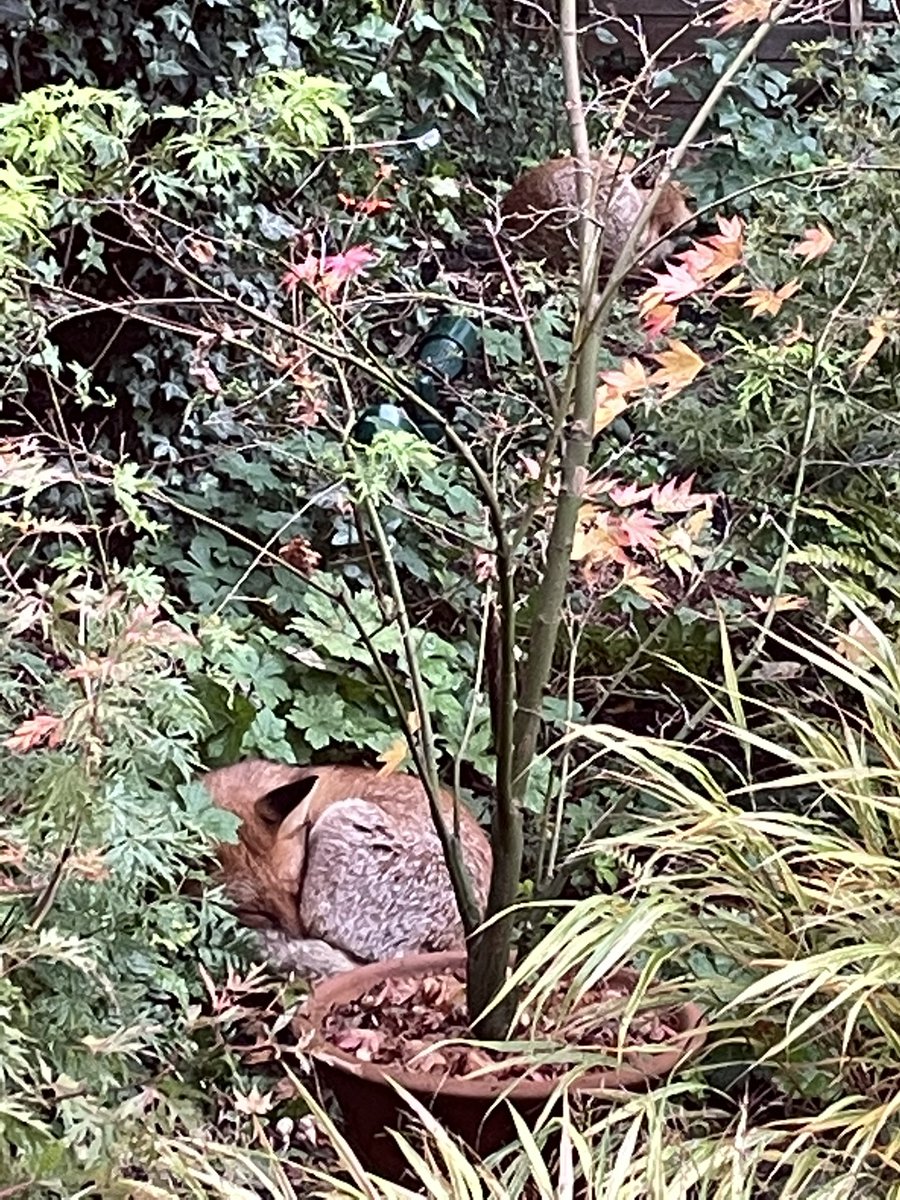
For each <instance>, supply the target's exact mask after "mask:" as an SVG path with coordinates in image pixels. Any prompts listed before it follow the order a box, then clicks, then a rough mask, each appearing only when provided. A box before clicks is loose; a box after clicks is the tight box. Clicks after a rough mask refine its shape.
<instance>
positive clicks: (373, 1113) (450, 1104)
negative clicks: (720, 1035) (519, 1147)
mask: <svg viewBox="0 0 900 1200" xmlns="http://www.w3.org/2000/svg"><path fill="white" fill-rule="evenodd" d="M465 964H466V956H465V953H464V952H461V951H457V952H452V953H447V954H415V955H410V956H409V957H407V958H398V959H394V960H392V961H390V962H380V963H371V964H368V965H366V966H364V967H357V968H355V969H354V970H352V971H346V972H344V973H342V974H340V975H334V976H332V977H331V978H330V979H325V980H323V981H322V982H321V983H319V984H318V985H317V986H316V987H315V989H314V991H313V993H312V995H311V996H310V998H309V1000H308V1001H307V1002H306V1005H305V1006H304V1009H303V1010H302V1012H301V1013H300V1015H298V1016H297V1017H295V1019H294V1030H295V1032H297V1033H298V1034H300V1035H301V1036H305V1038H309V1039H310V1040H309V1041H308V1043H307V1045H306V1047H305V1052H306V1053H307V1054H308V1055H309V1056H310V1057H311V1059H312V1060H313V1062H314V1064H315V1067H316V1073H317V1075H318V1077H319V1079H320V1081H321V1082H322V1083H324V1084H326V1086H327V1087H328V1088H330V1090H331V1091H332V1092H333V1093H334V1096H335V1099H336V1100H337V1103H338V1106H339V1107H340V1110H341V1113H342V1115H343V1118H344V1125H345V1133H346V1136H347V1139H348V1141H349V1142H350V1144H351V1146H352V1147H353V1149H354V1150H355V1152H356V1153H357V1155H358V1156H359V1158H360V1161H361V1162H362V1163H363V1165H364V1166H366V1167H367V1168H368V1169H369V1170H371V1171H374V1172H376V1173H377V1174H379V1175H382V1176H384V1177H386V1178H388V1179H393V1180H398V1179H400V1178H401V1176H402V1174H403V1172H404V1170H405V1166H406V1160H405V1159H404V1158H403V1156H402V1155H401V1154H400V1152H399V1151H398V1149H397V1146H396V1143H395V1141H394V1139H393V1138H392V1137H391V1136H390V1134H389V1133H388V1130H391V1129H399V1128H401V1127H402V1125H403V1124H404V1121H405V1120H406V1119H407V1117H408V1114H407V1111H406V1109H405V1106H404V1105H403V1103H402V1101H401V1100H400V1098H399V1097H398V1095H397V1093H396V1092H395V1091H394V1089H393V1088H392V1087H391V1085H390V1083H389V1082H388V1080H393V1081H394V1082H395V1083H398V1084H400V1086H401V1087H402V1088H404V1089H405V1090H406V1091H408V1092H411V1093H412V1094H413V1095H414V1096H415V1097H416V1098H417V1099H418V1100H419V1101H420V1102H421V1103H422V1104H424V1105H425V1106H426V1107H427V1108H429V1109H430V1110H431V1111H432V1112H433V1113H434V1115H435V1116H436V1117H437V1118H438V1120H440V1121H441V1123H442V1124H443V1125H444V1126H445V1127H446V1128H447V1129H449V1130H450V1131H452V1132H453V1133H455V1134H456V1135H457V1136H458V1137H460V1138H462V1140H463V1141H464V1142H466V1143H467V1144H468V1145H469V1146H471V1147H472V1149H473V1150H475V1152H476V1153H478V1154H480V1155H484V1154H489V1153H491V1152H492V1151H493V1150H497V1149H499V1148H500V1147H501V1146H505V1145H507V1144H508V1143H509V1142H510V1141H512V1140H513V1138H514V1137H515V1127H514V1125H513V1121H512V1118H511V1116H510V1114H509V1110H508V1108H507V1106H506V1104H505V1103H504V1101H503V1100H502V1099H501V1100H500V1103H498V1104H495V1102H496V1101H497V1100H498V1098H500V1097H503V1098H504V1099H507V1100H509V1102H510V1103H511V1104H512V1105H513V1106H514V1107H515V1108H516V1109H517V1110H518V1111H519V1112H520V1113H521V1114H522V1115H523V1116H524V1117H525V1118H526V1120H529V1121H532V1120H534V1119H535V1118H536V1117H537V1116H538V1114H539V1113H540V1112H541V1111H542V1110H543V1108H544V1106H545V1105H546V1102H547V1100H548V1099H549V1098H550V1097H551V1095H552V1094H553V1091H554V1088H555V1086H556V1082H555V1081H553V1080H527V1079H524V1080H519V1081H517V1082H515V1081H511V1080H510V1079H508V1078H506V1079H492V1078H490V1077H481V1078H478V1079H453V1078H448V1079H442V1078H441V1077H440V1076H439V1075H438V1074H437V1073H428V1074H424V1073H416V1072H413V1071H407V1070H405V1069H404V1068H403V1067H402V1066H399V1065H396V1066H395V1065H388V1064H379V1063H371V1062H361V1061H360V1060H359V1059H357V1058H355V1057H354V1056H353V1054H351V1053H349V1052H347V1051H345V1050H341V1049H339V1048H338V1047H337V1046H334V1045H332V1044H331V1043H329V1042H328V1040H327V1038H326V1037H325V1036H324V1034H323V1033H322V1029H323V1027H324V1024H325V1021H326V1019H327V1017H328V1014H329V1013H330V1012H331V1010H332V1009H334V1008H336V1007H337V1006H339V1005H341V1004H346V1003H348V1002H349V1001H352V1000H356V999H358V998H359V997H360V996H362V995H364V993H365V992H367V991H369V990H370V989H371V988H373V987H375V986H376V985H377V984H379V983H382V982H383V981H384V980H386V979H410V978H416V977H420V976H425V975H436V974H439V973H440V972H441V971H446V970H455V969H458V968H459V967H465ZM637 978H638V976H637V972H636V971H630V970H624V969H623V970H620V971H616V972H615V973H614V974H613V975H611V976H609V982H610V983H619V984H625V985H626V986H628V987H631V986H633V985H634V983H635V982H636V981H637ZM676 1011H677V1025H678V1029H679V1032H681V1033H684V1034H690V1035H691V1036H690V1037H686V1038H685V1040H684V1041H683V1042H682V1043H681V1044H680V1045H679V1046H678V1047H677V1048H676V1049H673V1050H669V1051H666V1052H660V1053H648V1054H630V1055H629V1056H628V1060H627V1062H624V1063H623V1064H622V1065H621V1066H620V1067H610V1068H608V1069H604V1070H599V1071H593V1072H591V1073H589V1074H587V1075H585V1076H583V1077H582V1078H581V1079H580V1080H579V1082H578V1084H577V1086H576V1088H575V1089H574V1090H575V1092H576V1094H578V1095H582V1096H583V1095H596V1094H597V1093H604V1092H606V1093H609V1092H614V1091H615V1090H621V1089H623V1088H639V1087H641V1086H643V1085H645V1084H646V1083H647V1082H648V1081H649V1080H651V1079H658V1078H660V1077H661V1076H664V1075H668V1074H669V1073H670V1072H671V1071H672V1070H673V1069H674V1068H675V1067H677V1066H678V1065H679V1064H680V1063H681V1062H683V1060H684V1059H685V1058H686V1057H687V1056H688V1055H689V1054H692V1053H694V1052H695V1051H696V1050H698V1049H699V1048H700V1046H702V1045H703V1043H704V1042H705V1040H706V1030H705V1027H704V1025H703V1015H702V1013H701V1011H700V1009H699V1008H698V1007H697V1005H696V1004H684V1005H682V1006H681V1007H680V1008H678V1009H677V1010H676Z"/></svg>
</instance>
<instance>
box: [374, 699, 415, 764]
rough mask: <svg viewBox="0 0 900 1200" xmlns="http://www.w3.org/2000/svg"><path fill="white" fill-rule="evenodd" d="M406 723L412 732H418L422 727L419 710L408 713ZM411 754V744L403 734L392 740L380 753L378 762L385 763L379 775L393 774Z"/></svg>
mask: <svg viewBox="0 0 900 1200" xmlns="http://www.w3.org/2000/svg"><path fill="white" fill-rule="evenodd" d="M406 723H407V725H408V726H409V731H410V733H418V732H419V729H420V728H421V721H420V720H419V714H418V713H417V712H411V713H407V714H406ZM408 754H409V746H408V744H407V741H406V738H405V737H403V736H401V737H398V738H397V739H396V740H395V741H393V742H391V744H390V745H389V746H388V748H387V749H386V750H382V752H381V754H379V755H378V762H380V763H383V764H384V765H383V766H382V767H380V768H379V771H378V774H379V775H393V774H395V773H396V772H397V771H398V770H399V769H400V767H402V766H403V764H404V762H406V757H407V755H408Z"/></svg>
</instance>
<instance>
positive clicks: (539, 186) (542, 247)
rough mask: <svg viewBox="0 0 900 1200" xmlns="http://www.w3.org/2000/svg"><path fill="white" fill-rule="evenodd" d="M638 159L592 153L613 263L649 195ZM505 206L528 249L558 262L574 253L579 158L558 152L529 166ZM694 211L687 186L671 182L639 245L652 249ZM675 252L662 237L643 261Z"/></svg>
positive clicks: (510, 225) (598, 208)
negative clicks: (638, 178)
mask: <svg viewBox="0 0 900 1200" xmlns="http://www.w3.org/2000/svg"><path fill="white" fill-rule="evenodd" d="M637 165H638V164H637V162H636V160H635V159H633V158H631V157H630V156H628V155H621V156H619V157H615V156H613V157H605V156H603V155H599V154H598V155H594V156H593V157H592V167H593V176H592V181H591V187H592V195H593V197H594V211H595V215H596V219H597V224H598V225H599V226H601V227H602V229H603V240H602V248H601V260H602V261H603V262H606V263H610V262H612V261H613V260H614V259H615V258H616V257H617V256H618V254H619V251H620V250H621V249H622V247H623V246H624V245H625V241H626V239H627V238H628V235H629V233H630V232H631V228H632V226H633V224H634V221H635V218H636V217H637V215H638V212H639V211H640V209H641V208H642V207H643V205H644V203H645V201H646V199H647V197H648V195H649V191H648V190H647V189H644V188H639V187H637V186H636V185H635V184H634V182H633V181H632V178H631V176H632V172H633V171H634V170H635V169H636V168H637ZM500 211H501V214H502V216H503V224H504V228H505V229H506V230H507V231H508V232H509V233H511V234H512V235H513V237H514V238H516V240H517V241H518V242H519V243H520V244H521V245H522V247H523V248H524V249H526V250H527V251H529V252H531V253H533V254H536V255H539V256H540V257H543V258H547V259H549V260H550V261H551V263H553V264H555V265H562V264H563V263H564V262H565V261H566V260H567V259H571V257H572V255H573V253H574V251H575V248H576V246H577V236H578V234H577V227H576V222H577V219H578V212H579V205H578V161H577V159H575V158H568V157H567V158H554V159H551V160H550V161H549V162H545V163H542V164H541V165H540V166H538V167H534V168H532V169H531V170H530V171H526V172H525V173H524V175H522V176H521V177H520V178H519V179H518V180H517V181H516V183H515V184H513V186H512V188H511V189H510V191H509V192H507V194H506V196H504V198H503V201H502V203H501V206H500ZM692 215H693V214H692V213H691V210H690V208H689V207H688V204H687V198H686V193H685V191H684V189H683V188H682V186H681V185H680V184H678V183H667V184H666V185H665V187H664V188H663V190H662V193H661V194H660V197H659V200H658V201H657V204H656V207H655V208H654V210H653V215H652V216H651V218H650V221H649V223H648V225H647V227H646V228H645V230H644V232H643V234H642V235H641V239H640V245H639V247H638V249H639V250H643V249H647V250H649V247H651V246H653V245H654V243H655V242H657V241H658V240H659V239H660V238H661V237H663V236H664V235H665V234H666V233H667V232H668V231H669V230H671V229H674V228H676V227H686V223H688V222H690V220H691V218H692ZM671 253H672V246H671V244H670V243H667V242H663V243H662V244H661V245H659V246H658V247H656V248H655V249H654V250H652V251H649V253H648V254H647V255H646V256H645V258H644V259H643V260H642V261H641V263H640V266H641V267H648V266H652V265H654V264H657V263H659V262H661V261H662V259H664V258H666V257H667V256H668V255H669V254H671Z"/></svg>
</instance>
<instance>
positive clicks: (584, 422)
mask: <svg viewBox="0 0 900 1200" xmlns="http://www.w3.org/2000/svg"><path fill="white" fill-rule="evenodd" d="M577 29H578V14H577V9H576V0H561V3H560V38H561V44H562V54H563V69H564V73H565V80H566V107H567V110H568V113H569V124H570V128H571V130H572V141H573V145H574V147H575V148H576V149H577V151H578V159H579V172H578V189H579V200H580V201H581V202H580V204H579V209H580V213H579V227H578V242H579V254H580V261H581V272H580V275H581V278H580V292H581V302H580V306H579V315H578V319H577V321H576V325H575V330H574V332H573V345H575V346H578V351H577V360H576V363H575V367H574V376H573V381H572V385H571V389H570V390H569V392H568V393H567V398H568V397H571V398H572V399H573V401H574V402H573V403H572V420H571V426H570V429H569V437H568V439H567V441H566V448H565V452H564V455H563V463H562V481H561V486H560V493H559V498H558V500H557V504H556V510H555V512H554V516H553V525H552V528H551V532H550V543H549V546H548V549H547V559H546V565H545V569H544V577H543V579H542V581H541V583H540V585H539V586H538V589H537V594H536V595H535V596H534V597H533V617H532V624H531V632H530V639H529V645H528V657H527V660H526V667H525V674H524V678H523V681H522V688H521V691H520V694H519V698H518V704H517V706H516V710H515V717H514V721H513V729H512V800H513V811H512V812H511V813H510V814H508V816H507V818H506V820H505V821H503V822H502V823H501V828H500V829H497V828H496V826H497V824H498V823H497V822H496V821H495V828H494V830H493V836H494V839H495V840H494V871H493V875H492V878H491V891H490V896H489V898H488V907H487V917H488V919H492V920H491V924H490V925H489V926H488V927H487V928H486V929H484V930H482V931H481V932H480V933H479V934H478V935H477V938H476V939H474V940H473V944H472V948H471V950H470V953H469V964H470V970H469V1004H470V1011H473V1012H475V1013H481V1012H483V1011H484V1009H485V1008H486V1007H487V1005H488V1004H489V1003H490V1002H491V1000H492V999H493V998H494V996H496V994H497V992H498V991H499V990H500V989H501V987H502V986H503V982H504V979H505V976H506V970H507V965H508V962H509V954H510V947H511V945H512V935H513V922H514V916H513V914H512V912H511V911H510V909H511V907H512V905H513V904H514V903H515V900H516V895H517V892H518V887H519V879H520V876H521V870H522V803H523V801H524V798H525V792H526V789H527V787H528V778H529V773H530V770H531V765H532V763H533V761H534V757H535V753H536V749H537V738H538V732H539V730H540V725H541V707H542V705H543V699H544V691H545V689H546V686H547V680H548V679H549V677H550V671H551V668H552V665H553V653H554V650H555V648H556V638H557V634H558V632H559V624H560V619H561V614H562V606H563V602H564V600H565V595H566V587H567V585H568V581H569V562H570V559H571V553H572V542H573V540H574V537H575V528H576V525H577V523H578V511H579V509H580V507H581V492H582V488H583V485H584V481H585V479H586V477H587V462H588V457H589V455H590V451H591V439H592V434H593V416H594V393H595V391H596V380H597V361H598V358H599V353H600V329H601V326H600V324H599V323H598V322H596V321H595V320H594V319H593V317H594V312H593V308H594V304H595V302H596V295H597V284H596V278H597V275H596V266H595V265H594V261H593V259H594V255H593V254H592V249H593V248H594V244H595V242H596V236H595V222H593V221H592V219H591V216H590V212H589V208H590V200H591V196H590V192H591V181H592V173H591V164H590V147H589V145H588V140H587V131H586V129H585V125H584V110H583V107H582V103H581V89H580V80H579V74H578V45H577ZM585 325H587V332H586V333H584V332H583V329H584V326H585ZM570 402H571V401H570ZM496 811H497V812H499V804H498V806H497V809H496ZM498 834H500V835H501V836H502V839H503V840H502V841H500V842H499V843H498V842H497V840H496V839H497V836H498ZM514 1005H515V996H513V995H510V996H508V997H507V998H506V1000H505V1002H504V1003H502V1004H498V1005H495V1006H494V1007H493V1008H492V1009H491V1010H490V1012H489V1013H488V1014H487V1016H486V1017H485V1018H484V1019H483V1020H482V1019H479V1020H477V1021H476V1023H475V1034H476V1036H478V1037H483V1038H490V1039H497V1038H503V1037H505V1036H506V1034H507V1032H508V1029H509V1021H510V1018H511V1015H512V1010H513V1008H514Z"/></svg>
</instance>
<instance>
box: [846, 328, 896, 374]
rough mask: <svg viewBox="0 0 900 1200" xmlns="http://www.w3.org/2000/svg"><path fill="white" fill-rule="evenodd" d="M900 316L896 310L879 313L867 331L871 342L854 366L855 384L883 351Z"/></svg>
mask: <svg viewBox="0 0 900 1200" xmlns="http://www.w3.org/2000/svg"><path fill="white" fill-rule="evenodd" d="M898 316H900V313H898V312H897V311H895V310H891V311H889V312H884V313H879V314H878V316H877V317H875V318H874V319H873V321H872V324H871V325H870V326H869V328H868V329H867V330H866V332H867V333H868V335H869V340H868V341H867V342H866V344H865V346H863V348H862V350H861V351H860V353H859V357H858V358H857V360H856V362H855V363H854V364H853V381H854V382H855V381H856V380H857V379H858V378H859V375H860V372H861V371H862V370H863V369H864V368H865V367H867V366H868V365H869V363H870V362H871V361H872V359H873V358H874V357H875V355H876V354H877V353H878V351H879V350H880V349H881V347H882V344H883V343H884V340H885V338H886V337H887V336H888V335H889V334H890V333H891V332H892V330H893V329H894V328H896V325H897V318H898Z"/></svg>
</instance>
